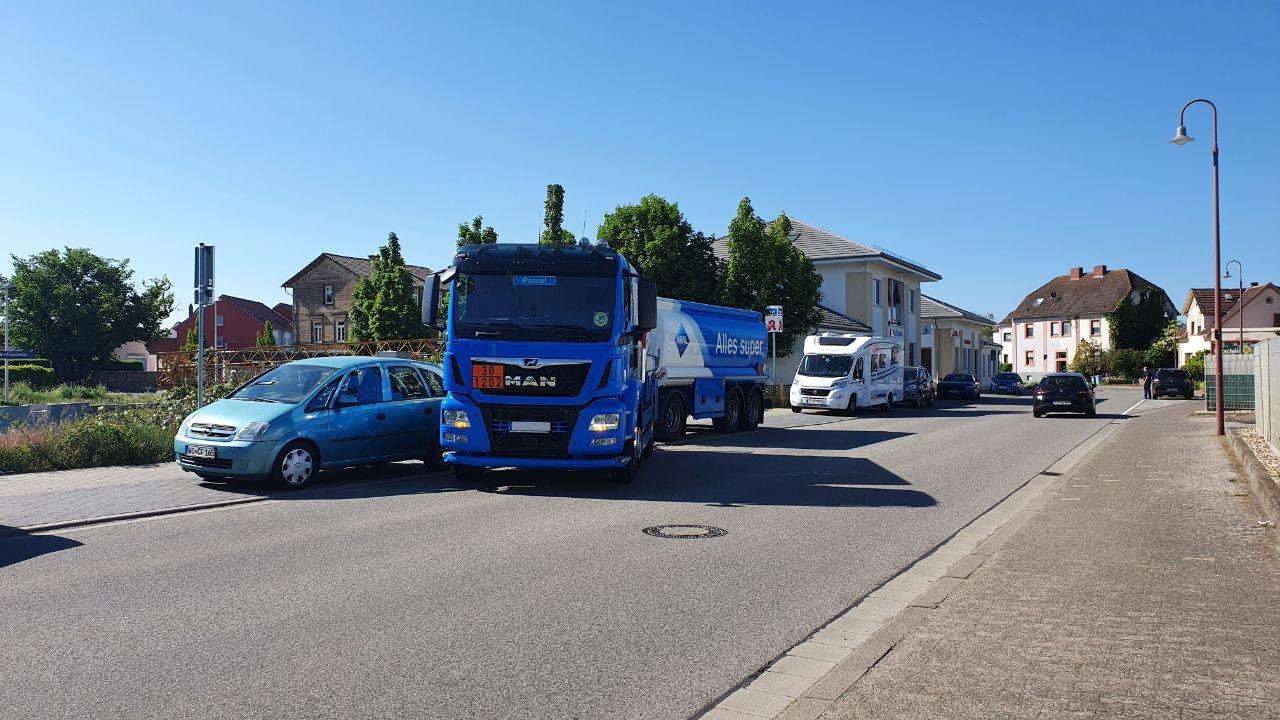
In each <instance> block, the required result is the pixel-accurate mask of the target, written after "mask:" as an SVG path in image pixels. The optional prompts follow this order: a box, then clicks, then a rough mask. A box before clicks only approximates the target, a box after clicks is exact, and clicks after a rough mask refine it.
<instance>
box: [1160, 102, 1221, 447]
mask: <svg viewBox="0 0 1280 720" xmlns="http://www.w3.org/2000/svg"><path fill="white" fill-rule="evenodd" d="M1196 103H1204V104H1205V105H1208V106H1209V107H1210V108H1212V109H1213V361H1214V362H1213V400H1214V415H1215V416H1216V418H1217V421H1218V434H1219V435H1226V434H1227V424H1226V418H1224V417H1223V414H1222V234H1221V228H1220V225H1219V223H1218V106H1217V105H1214V104H1213V103H1212V102H1210V101H1209V100H1206V99H1204V98H1197V99H1195V100H1192V101H1191V102H1189V103H1187V104H1186V105H1183V106H1182V112H1180V113H1178V130H1177V132H1176V133H1175V134H1174V136H1173V139H1172V140H1170V141H1169V142H1171V143H1173V144H1174V145H1186V144H1187V143H1189V142H1191V141H1193V140H1195V138H1193V137H1191V136H1190V135H1187V124H1186V122H1185V121H1186V115H1187V108H1189V107H1191V106H1192V105H1195V104H1196Z"/></svg>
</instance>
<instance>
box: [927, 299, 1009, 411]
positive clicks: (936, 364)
mask: <svg viewBox="0 0 1280 720" xmlns="http://www.w3.org/2000/svg"><path fill="white" fill-rule="evenodd" d="M920 299H921V302H920V319H921V322H922V323H923V327H922V328H921V341H922V351H921V358H920V364H921V365H922V366H924V367H926V368H928V369H929V373H930V374H931V375H933V376H934V377H939V378H940V377H943V376H944V375H947V374H948V373H968V374H970V375H973V376H974V377H976V378H978V381H979V382H981V383H982V386H983V387H984V388H985V387H987V386H988V385H990V384H991V376H992V375H995V374H996V373H997V372H1000V350H1001V348H1000V345H999V344H998V343H995V342H992V341H991V340H988V339H986V337H984V335H985V332H984V331H986V330H987V329H989V328H991V326H993V325H995V322H996V321H995V320H993V319H991V318H989V317H985V316H983V315H979V314H978V313H975V312H970V311H968V310H965V309H963V308H959V307H956V306H955V305H951V304H949V303H945V302H942V301H941V300H937V299H934V298H931V297H929V296H928V295H922V296H921V298H920Z"/></svg>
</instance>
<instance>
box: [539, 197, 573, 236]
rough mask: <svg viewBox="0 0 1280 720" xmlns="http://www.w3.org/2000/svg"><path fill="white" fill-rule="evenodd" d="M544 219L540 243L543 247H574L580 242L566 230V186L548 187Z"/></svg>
mask: <svg viewBox="0 0 1280 720" xmlns="http://www.w3.org/2000/svg"><path fill="white" fill-rule="evenodd" d="M544 207H545V214H544V215H543V219H542V228H543V229H542V235H541V236H540V237H539V238H538V242H539V243H542V244H543V245H574V244H576V243H577V242H578V241H577V239H575V238H574V237H573V233H571V232H569V231H568V230H565V229H564V186H562V185H557V184H552V185H548V186H547V201H546V203H545V205H544Z"/></svg>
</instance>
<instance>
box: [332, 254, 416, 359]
mask: <svg viewBox="0 0 1280 720" xmlns="http://www.w3.org/2000/svg"><path fill="white" fill-rule="evenodd" d="M372 265H373V272H372V273H371V274H370V275H369V277H363V278H360V280H359V281H358V282H356V286H355V288H354V290H352V293H351V309H350V311H349V312H348V318H349V319H350V320H351V328H350V332H349V336H350V339H351V340H352V341H360V340H411V339H415V338H422V337H427V335H428V332H427V328H426V327H425V326H424V325H423V324H422V311H421V309H420V308H419V307H418V302H417V300H416V299H415V297H414V290H413V276H412V275H410V274H409V269H408V268H407V267H405V262H404V256H403V255H401V253H400V239H399V238H397V237H396V234H395V233H391V234H389V235H387V244H386V245H383V246H382V247H381V248H379V249H378V256H377V257H375V258H373V261H372Z"/></svg>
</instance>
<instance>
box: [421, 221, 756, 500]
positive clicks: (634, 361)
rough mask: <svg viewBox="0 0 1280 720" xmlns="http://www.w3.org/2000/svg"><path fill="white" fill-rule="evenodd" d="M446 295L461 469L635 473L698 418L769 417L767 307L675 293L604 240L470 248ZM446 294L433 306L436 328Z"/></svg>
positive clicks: (473, 479) (452, 443) (445, 428)
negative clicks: (662, 289)
mask: <svg viewBox="0 0 1280 720" xmlns="http://www.w3.org/2000/svg"><path fill="white" fill-rule="evenodd" d="M442 290H443V291H447V292H448V298H449V301H448V303H447V306H446V307H445V317H444V318H443V321H444V322H443V324H444V329H445V332H446V346H445V353H444V359H443V363H442V364H443V366H444V378H445V390H446V391H447V393H448V394H447V396H446V397H445V399H444V401H443V403H442V405H441V413H440V422H441V425H440V443H441V446H442V447H443V448H444V450H445V455H444V458H445V461H446V462H448V463H450V464H451V465H452V467H453V472H454V474H455V475H456V476H457V478H458V480H459V481H461V482H466V483H478V482H482V481H483V480H484V475H485V473H486V471H487V470H488V469H490V468H500V467H515V468H524V469H549V470H602V471H608V472H609V473H610V474H611V475H612V476H613V479H614V480H616V481H619V482H630V481H633V480H634V479H635V478H636V477H637V474H638V473H639V471H640V466H641V464H642V463H643V459H644V458H645V457H648V455H649V454H650V453H651V452H652V449H653V443H654V441H655V440H659V439H660V440H674V439H676V438H678V437H680V436H681V435H682V434H683V433H684V430H685V423H686V421H687V419H688V418H689V417H694V418H699V419H706V418H710V419H711V420H712V422H713V424H714V426H715V428H716V429H717V430H719V431H721V432H734V431H738V430H752V429H755V427H756V426H758V425H759V423H760V421H761V419H762V418H763V415H764V395H763V387H764V384H765V382H766V381H767V378H766V376H765V365H764V357H765V348H766V346H767V343H766V338H765V329H764V320H763V317H762V316H761V315H760V313H758V312H752V311H748V310H736V309H733V308H725V307H718V306H713V305H704V304H701V303H690V302H681V301H676V300H667V299H663V298H658V297H657V296H656V292H655V287H654V284H653V283H652V282H651V281H649V280H647V279H645V278H642V277H640V275H639V274H638V273H637V272H636V270H635V268H634V267H632V266H631V264H630V263H629V262H627V260H626V258H624V257H623V256H622V255H621V254H619V253H618V252H617V251H615V250H613V249H611V248H609V247H608V246H606V245H604V244H594V245H593V244H589V243H582V244H579V245H526V244H490V245H466V246H463V247H461V248H459V249H458V251H457V254H456V255H455V257H454V263H453V266H452V267H450V268H449V269H447V270H445V271H444V272H442V273H438V274H436V275H434V276H432V277H431V278H430V279H429V287H428V288H427V292H426V293H424V297H425V298H434V297H436V296H437V294H438V293H440V292H441V291H442ZM438 307H439V303H436V302H429V301H428V302H424V303H423V320H424V322H426V323H427V324H428V325H430V326H433V327H438V326H439V325H440V320H441V319H440V318H438V317H437V314H438V312H439V310H438Z"/></svg>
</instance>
